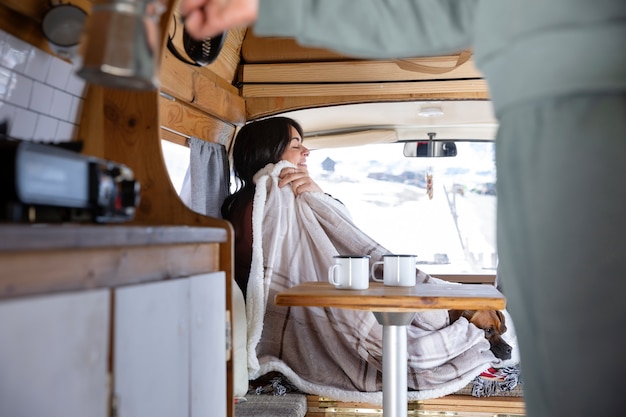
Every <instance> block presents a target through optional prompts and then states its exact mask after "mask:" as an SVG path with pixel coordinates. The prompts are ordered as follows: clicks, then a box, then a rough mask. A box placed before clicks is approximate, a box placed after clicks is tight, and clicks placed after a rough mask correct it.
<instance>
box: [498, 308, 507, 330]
mask: <svg viewBox="0 0 626 417" xmlns="http://www.w3.org/2000/svg"><path fill="white" fill-rule="evenodd" d="M496 315H497V316H498V320H500V334H502V333H504V332H506V323H505V320H504V314H503V313H502V312H501V311H500V310H496Z"/></svg>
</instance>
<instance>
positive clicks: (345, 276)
mask: <svg viewBox="0 0 626 417" xmlns="http://www.w3.org/2000/svg"><path fill="white" fill-rule="evenodd" d="M333 258H334V260H335V263H334V265H331V266H330V267H329V268H328V282H330V283H331V284H333V285H334V286H335V288H337V289H342V290H366V289H367V288H368V287H369V267H370V257H369V255H336V256H333Z"/></svg>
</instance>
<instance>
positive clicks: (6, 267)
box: [0, 224, 228, 300]
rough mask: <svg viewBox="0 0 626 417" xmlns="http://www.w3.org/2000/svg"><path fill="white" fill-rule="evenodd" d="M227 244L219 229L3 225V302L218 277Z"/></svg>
mask: <svg viewBox="0 0 626 417" xmlns="http://www.w3.org/2000/svg"><path fill="white" fill-rule="evenodd" d="M227 239H228V234H227V231H226V229H221V228H214V227H187V226H158V227H154V226H150V227H148V226H134V225H133V226H129V225H75V224H67V225H66V224H63V225H52V224H45V225H15V224H5V225H0V300H1V299H6V298H16V297H23V296H30V295H39V294H49V293H54V292H66V291H81V290H86V289H93V288H108V287H117V286H121V285H131V284H140V283H146V282H152V281H160V280H166V279H175V278H181V277H186V276H191V275H196V274H200V273H206V272H214V271H217V270H219V265H220V244H223V243H224V242H226V241H227Z"/></svg>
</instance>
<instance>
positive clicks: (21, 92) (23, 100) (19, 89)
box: [7, 73, 33, 108]
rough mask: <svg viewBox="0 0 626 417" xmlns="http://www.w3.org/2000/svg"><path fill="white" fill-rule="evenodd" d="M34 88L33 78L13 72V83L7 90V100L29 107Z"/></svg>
mask: <svg viewBox="0 0 626 417" xmlns="http://www.w3.org/2000/svg"><path fill="white" fill-rule="evenodd" d="M32 90H33V80H31V79H30V78H28V77H26V76H25V75H22V74H18V73H13V76H12V79H11V85H10V88H9V91H7V101H8V102H10V103H12V104H14V105H15V106H19V107H24V108H28V104H29V103H30V95H31V93H32Z"/></svg>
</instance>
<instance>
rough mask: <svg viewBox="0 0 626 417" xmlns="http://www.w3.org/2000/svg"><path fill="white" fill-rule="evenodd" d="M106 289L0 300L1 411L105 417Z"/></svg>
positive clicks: (23, 415) (23, 416) (26, 416)
mask: <svg viewBox="0 0 626 417" xmlns="http://www.w3.org/2000/svg"><path fill="white" fill-rule="evenodd" d="M109 304H110V293H109V291H108V290H98V291H88V292H80V293H72V294H59V295H49V296H42V297H33V298H26V299H19V300H9V301H4V302H1V303H0V416H7V417H33V416H46V417H68V416H90V417H91V416H94V417H98V416H100V417H106V416H107V410H108V404H107V400H108V393H109V388H108V373H107V362H108V359H107V357H108V355H107V351H108V344H109V337H108V332H109V311H110V309H109Z"/></svg>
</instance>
